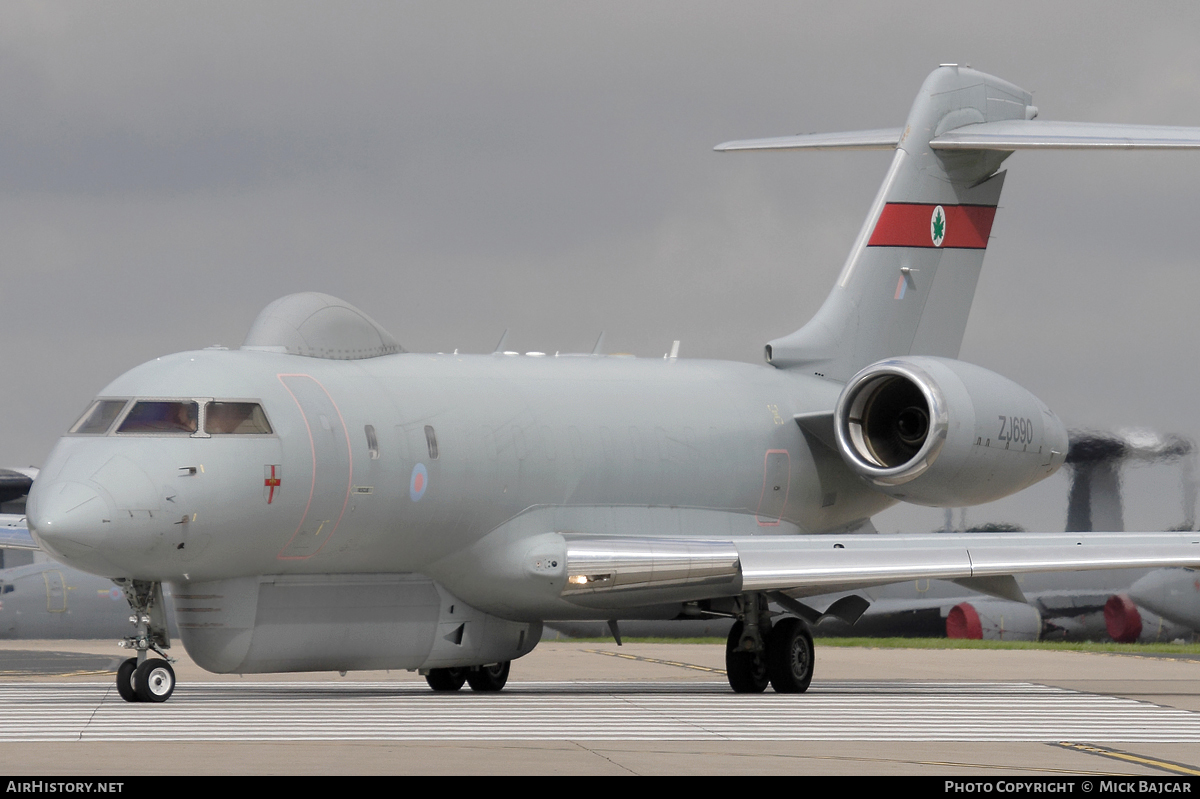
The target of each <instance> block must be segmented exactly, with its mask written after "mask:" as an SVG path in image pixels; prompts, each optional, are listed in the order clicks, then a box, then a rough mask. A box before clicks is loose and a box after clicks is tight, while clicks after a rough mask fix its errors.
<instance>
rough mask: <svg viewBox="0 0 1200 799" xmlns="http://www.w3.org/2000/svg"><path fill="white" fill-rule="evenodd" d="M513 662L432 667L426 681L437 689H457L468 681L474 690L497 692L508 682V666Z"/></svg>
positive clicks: (426, 675)
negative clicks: (453, 667)
mask: <svg viewBox="0 0 1200 799" xmlns="http://www.w3.org/2000/svg"><path fill="white" fill-rule="evenodd" d="M511 664H512V661H511V660H506V661H504V662H503V663H492V664H491V665H488V666H470V667H468V666H464V667H462V668H457V669H430V670H429V671H428V673H426V674H425V682H427V683H429V687H430V688H432V689H433V690H435V691H457V690H458V689H459V688H462V687H463V683H467V684H468V685H470V686H471V690H472V691H485V692H495V691H499V690H500V689H501V688H503V687H504V684H505V683H507V682H508V667H509V666H510V665H511Z"/></svg>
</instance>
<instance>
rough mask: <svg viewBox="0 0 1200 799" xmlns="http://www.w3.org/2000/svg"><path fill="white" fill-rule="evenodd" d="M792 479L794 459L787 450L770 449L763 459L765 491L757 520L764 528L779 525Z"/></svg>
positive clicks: (759, 503) (760, 500)
mask: <svg viewBox="0 0 1200 799" xmlns="http://www.w3.org/2000/svg"><path fill="white" fill-rule="evenodd" d="M791 478H792V459H791V456H790V455H789V454H788V451H787V450H786V449H769V450H767V454H766V456H765V457H764V458H763V489H762V496H761V497H760V498H759V500H758V511H757V513H756V514H755V518H757V519H758V523H759V525H760V526H762V527H774V526H775V525H777V524H779V518H780V516H782V515H783V508H784V506H785V505H787V498H788V488H789V484H790V482H791Z"/></svg>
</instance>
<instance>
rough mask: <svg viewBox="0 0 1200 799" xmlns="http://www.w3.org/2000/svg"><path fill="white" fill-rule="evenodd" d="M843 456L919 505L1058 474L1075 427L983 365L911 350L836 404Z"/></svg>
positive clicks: (855, 380)
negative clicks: (1070, 427) (1069, 433)
mask: <svg viewBox="0 0 1200 799" xmlns="http://www.w3.org/2000/svg"><path fill="white" fill-rule="evenodd" d="M834 431H835V434H836V436H837V443H838V449H839V450H840V452H841V455H842V458H843V459H844V460H845V461H846V463H847V464H848V465H849V466H850V468H852V469H853V470H854V471H855V472H857V473H858V474H859V475H861V476H862V477H863V478H864V479H865V480H866V481H867V482H869V483H870V484H871V485H872V486H874V487H875V488H877V489H878V490H880V491H882V492H883V493H885V494H887V495H888V496H891V497H895V498H896V499H900V500H904V501H905V502H912V503H915V504H918V505H933V506H937V507H960V506H963V505H978V504H980V503H983V502H991V501H992V500H996V499H1000V498H1001V497H1006V496H1008V495H1009V494H1013V493H1015V492H1017V491H1020V490H1021V489H1023V488H1026V487H1027V486H1030V485H1032V484H1033V483H1036V482H1038V481H1039V480H1042V479H1044V478H1046V477H1049V476H1050V475H1052V474H1054V472H1055V471H1057V470H1058V468H1059V467H1060V466H1062V463H1063V460H1064V459H1065V458H1066V454H1067V429H1066V427H1065V426H1064V425H1063V423H1062V422H1061V421H1060V420H1059V418H1058V417H1057V416H1055V415H1054V413H1053V412H1052V411H1051V410H1050V409H1049V408H1047V407H1046V405H1045V404H1044V403H1043V402H1042V401H1041V400H1039V399H1038V398H1037V397H1035V396H1033V394H1031V393H1029V392H1028V391H1026V390H1025V389H1023V388H1021V387H1020V386H1019V385H1017V384H1016V383H1014V382H1012V381H1011V380H1009V379H1007V378H1004V377H1001V376H1000V375H998V374H996V373H994V372H989V371H988V370H987V369H984V368H982V367H979V366H974V365H972V364H969V363H964V362H962V361H955V360H951V359H949V358H935V357H931V356H916V355H914V356H906V357H900V358H889V359H887V360H884V361H879V362H878V363H874V364H871V365H870V366H868V367H867V368H866V369H863V370H862V371H861V372H859V373H858V374H856V375H855V376H854V377H852V378H851V379H850V381H849V382H848V383H847V384H846V388H845V389H844V390H843V391H842V395H841V397H840V398H839V399H838V403H837V408H836V410H835V411H834Z"/></svg>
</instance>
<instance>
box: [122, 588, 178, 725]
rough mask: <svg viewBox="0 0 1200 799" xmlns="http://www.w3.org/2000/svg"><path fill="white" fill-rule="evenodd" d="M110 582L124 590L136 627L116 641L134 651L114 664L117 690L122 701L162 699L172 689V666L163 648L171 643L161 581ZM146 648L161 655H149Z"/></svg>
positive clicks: (167, 696)
mask: <svg viewBox="0 0 1200 799" xmlns="http://www.w3.org/2000/svg"><path fill="white" fill-rule="evenodd" d="M113 582H115V583H116V584H117V585H118V586H120V588H121V590H122V591H123V592H124V594H125V599H126V601H128V602H129V607H130V609H131V610H132V611H133V615H131V616H130V617H129V621H130V622H131V623H132V624H133V625H134V626H135V627H136V631H135V632H134V634H133V635H131V636H130V637H129V638H126V639H125V640H123V641H121V642H120V644H121V646H122V647H123V648H125V649H134V650H136V651H137V655H136V656H134V657H131V658H128V659H126V660H125V661H123V662H122V663H121V665H120V666H119V667H118V668H117V693H118V694H119V695H120V697H121V698H122V699H124V700H125V701H126V702H166V701H167V700H168V699H170V698H171V694H173V693H174V692H175V670H174V669H173V668H171V663H170V658H168V657H167V655H166V653H165V652H163V650H164V649H167V648H169V647H170V646H171V639H170V638H169V637H168V636H167V623H166V615H165V614H164V612H163V596H162V583H148V582H142V581H140V580H114V581H113ZM150 652H155V653H157V654H158V655H161V657H150Z"/></svg>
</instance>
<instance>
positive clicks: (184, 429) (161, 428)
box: [117, 400, 198, 433]
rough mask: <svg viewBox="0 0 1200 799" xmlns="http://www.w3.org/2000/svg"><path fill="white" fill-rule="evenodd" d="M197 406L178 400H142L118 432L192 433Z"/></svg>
mask: <svg viewBox="0 0 1200 799" xmlns="http://www.w3.org/2000/svg"><path fill="white" fill-rule="evenodd" d="M197 416H198V406H197V404H196V403H195V402H191V401H180V400H149V401H147V400H142V401H140V402H137V403H134V406H133V408H132V409H131V410H130V411H129V414H128V415H127V416H126V417H125V421H123V422H121V426H120V427H118V428H117V432H118V433H194V432H196V419H197Z"/></svg>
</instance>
